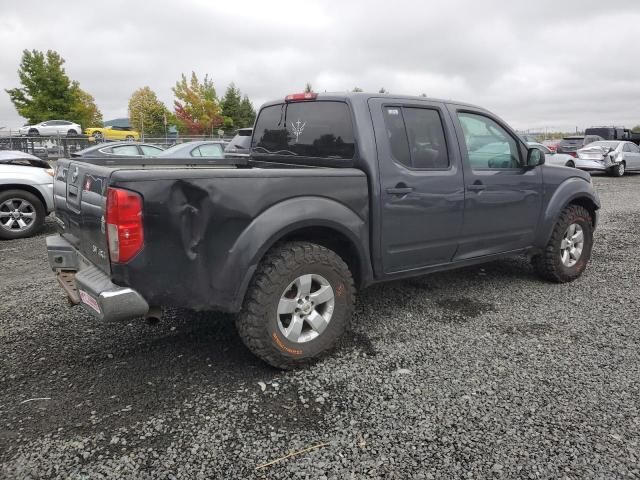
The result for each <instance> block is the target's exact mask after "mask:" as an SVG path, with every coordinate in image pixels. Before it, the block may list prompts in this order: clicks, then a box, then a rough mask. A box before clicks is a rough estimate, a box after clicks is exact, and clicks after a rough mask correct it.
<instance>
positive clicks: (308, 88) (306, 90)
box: [304, 82, 313, 93]
mask: <svg viewBox="0 0 640 480" xmlns="http://www.w3.org/2000/svg"><path fill="white" fill-rule="evenodd" d="M312 92H313V87H312V86H311V83H309V82H307V84H306V85H305V86H304V93H312Z"/></svg>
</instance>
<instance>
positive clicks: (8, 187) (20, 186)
mask: <svg viewBox="0 0 640 480" xmlns="http://www.w3.org/2000/svg"><path fill="white" fill-rule="evenodd" d="M7 190H24V191H25V192H29V193H31V194H33V195H35V196H36V197H37V198H38V200H40V203H42V208H44V211H45V214H46V213H47V212H48V210H49V208H48V206H47V202H46V200H45V198H44V195H42V192H40V190H38V189H37V188H36V187H34V186H32V185H25V184H21V183H3V184H1V185H0V193H1V192H5V191H7Z"/></svg>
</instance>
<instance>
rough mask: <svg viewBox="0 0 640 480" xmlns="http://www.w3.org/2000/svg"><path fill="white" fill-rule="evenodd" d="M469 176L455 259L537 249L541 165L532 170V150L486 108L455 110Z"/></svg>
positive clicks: (452, 106)
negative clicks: (528, 162)
mask: <svg viewBox="0 0 640 480" xmlns="http://www.w3.org/2000/svg"><path fill="white" fill-rule="evenodd" d="M450 111H451V115H452V117H453V118H454V119H455V122H456V130H457V134H458V141H459V145H460V150H461V154H462V159H463V166H464V177H465V192H466V197H465V208H464V227H463V229H462V234H461V236H460V241H459V247H458V251H457V253H456V257H455V260H466V259H470V258H476V257H482V256H486V255H493V254H498V253H504V252H510V251H514V250H520V249H523V248H526V247H529V246H531V245H533V241H534V237H535V231H536V228H537V225H538V220H539V218H540V213H541V208H542V193H543V192H542V173H541V168H540V167H535V168H531V167H526V166H525V162H526V156H527V148H526V147H525V145H524V144H523V143H522V142H521V141H520V140H519V139H518V138H517V136H516V135H515V133H513V132H512V131H511V130H509V129H508V128H507V127H505V126H503V125H502V124H501V122H500V121H499V120H498V119H497V118H493V117H492V116H491V115H490V114H488V113H487V112H485V111H483V110H474V109H470V108H467V107H461V108H459V107H457V106H455V105H451V106H450Z"/></svg>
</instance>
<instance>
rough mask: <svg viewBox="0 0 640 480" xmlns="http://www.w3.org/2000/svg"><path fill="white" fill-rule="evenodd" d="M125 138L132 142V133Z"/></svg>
mask: <svg viewBox="0 0 640 480" xmlns="http://www.w3.org/2000/svg"><path fill="white" fill-rule="evenodd" d="M125 140H126V141H127V142H133V141H134V140H135V138H133V135H127V137H126V138H125Z"/></svg>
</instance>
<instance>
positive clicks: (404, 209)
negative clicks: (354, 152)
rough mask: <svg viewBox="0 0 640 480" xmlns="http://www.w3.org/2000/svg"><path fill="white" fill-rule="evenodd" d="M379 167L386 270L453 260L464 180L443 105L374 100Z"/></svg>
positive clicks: (382, 239) (383, 251) (460, 222)
mask: <svg viewBox="0 0 640 480" xmlns="http://www.w3.org/2000/svg"><path fill="white" fill-rule="evenodd" d="M369 107H370V109H371V115H372V119H373V123H374V130H375V135H376V144H377V147H378V162H379V169H380V190H381V191H380V201H381V202H382V208H381V217H382V218H381V219H380V221H381V227H382V229H381V247H382V266H383V271H384V273H385V274H393V273H398V272H402V271H407V270H414V269H420V268H423V267H428V266H432V265H439V264H443V263H448V262H450V261H451V259H452V257H453V255H454V254H455V251H456V248H457V238H458V236H459V234H460V232H461V230H462V219H463V209H464V182H463V178H462V176H463V175H462V168H461V165H460V157H459V153H458V151H457V149H456V148H455V136H454V134H453V125H452V122H451V119H450V117H449V115H448V114H447V111H446V109H445V107H444V105H443V104H439V103H436V102H428V101H419V100H413V101H411V100H406V101H397V100H393V101H389V100H384V99H381V98H377V99H372V100H370V102H369Z"/></svg>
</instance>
